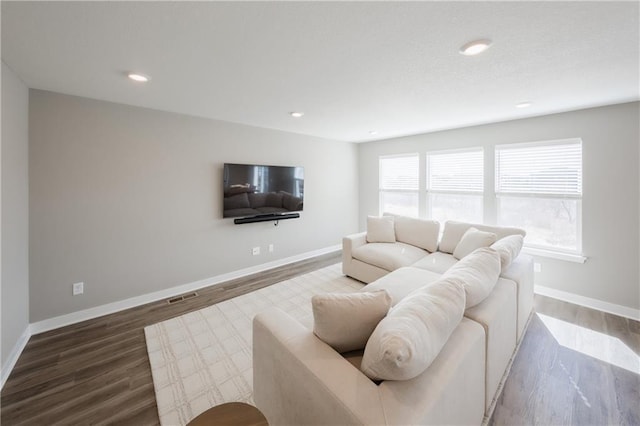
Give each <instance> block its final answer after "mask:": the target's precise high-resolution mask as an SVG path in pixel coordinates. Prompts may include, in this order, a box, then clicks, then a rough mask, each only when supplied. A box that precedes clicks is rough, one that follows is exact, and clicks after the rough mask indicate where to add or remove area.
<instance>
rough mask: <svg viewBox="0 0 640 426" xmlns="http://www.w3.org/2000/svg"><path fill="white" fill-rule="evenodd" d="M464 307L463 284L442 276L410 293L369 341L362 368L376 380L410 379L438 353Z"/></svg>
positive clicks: (460, 317)
mask: <svg viewBox="0 0 640 426" xmlns="http://www.w3.org/2000/svg"><path fill="white" fill-rule="evenodd" d="M464 307H465V293H464V289H463V288H462V286H461V285H460V284H459V283H458V282H456V281H451V280H445V279H441V280H439V281H437V282H435V283H433V284H430V285H427V286H424V287H422V288H419V289H417V290H415V291H413V292H412V293H410V294H409V295H408V296H407V297H406V298H404V299H403V300H402V301H401V302H400V303H399V304H397V305H396V306H395V307H394V308H393V309H392V310H391V311H390V312H389V314H388V315H387V317H386V318H384V319H383V320H382V321H380V323H379V324H378V326H377V327H376V329H375V330H374V332H373V334H371V337H370V338H369V341H368V342H367V346H366V347H365V349H364V355H363V357H362V364H361V367H360V368H361V370H362V372H363V373H364V374H366V375H367V376H368V377H369V378H371V379H374V380H409V379H412V378H414V377H416V376H418V375H420V374H422V372H424V371H425V370H426V369H427V368H428V367H429V365H431V363H432V362H433V360H434V359H435V358H436V357H437V356H438V354H439V353H440V350H441V349H442V347H443V346H444V345H445V343H446V342H447V340H449V336H451V333H452V332H453V330H454V329H455V328H456V327H457V326H458V324H459V323H460V320H462V315H463V314H464Z"/></svg>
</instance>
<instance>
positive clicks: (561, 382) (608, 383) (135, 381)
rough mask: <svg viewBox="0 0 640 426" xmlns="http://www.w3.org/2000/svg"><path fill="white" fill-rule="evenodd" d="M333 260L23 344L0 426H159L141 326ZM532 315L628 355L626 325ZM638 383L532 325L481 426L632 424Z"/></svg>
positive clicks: (552, 310)
mask: <svg viewBox="0 0 640 426" xmlns="http://www.w3.org/2000/svg"><path fill="white" fill-rule="evenodd" d="M339 260H340V254H339V253H335V254H330V255H325V256H320V257H317V258H313V259H307V260H304V261H301V262H297V263H295V264H292V265H287V266H284V267H280V268H275V269H273V270H270V271H265V272H262V273H260V274H255V275H253V276H249V277H245V278H240V279H234V280H232V281H229V282H226V283H222V284H219V285H215V286H211V287H208V288H205V289H202V290H198V297H196V298H193V299H189V300H185V301H183V302H179V303H176V304H173V305H168V304H167V303H166V301H158V302H154V303H150V304H147V305H144V306H140V307H136V308H133V309H129V310H126V311H122V312H118V313H115V314H110V315H106V316H104V317H100V318H95V319H92V320H89V321H84V322H82V323H78V324H73V325H70V326H68V327H63V328H60V329H57V330H51V331H49V332H46V333H41V334H39V335H35V336H32V337H31V339H30V341H29V342H28V344H27V346H26V348H25V350H24V352H23V354H22V356H21V357H20V359H19V360H18V362H17V364H16V366H15V368H14V370H13V372H12V374H11V376H10V377H9V379H8V380H7V382H6V384H5V386H4V388H3V389H2V394H1V400H0V404H1V414H0V422H1V423H2V425H3V426H13V425H38V424H46V425H51V424H64V425H72V424H73V425H76V424H78V425H79V424H82V425H85V424H99V425H111V424H114V425H135V426H140V425H157V424H159V419H158V414H157V406H156V401H155V394H154V391H153V379H152V376H151V369H150V365H149V359H148V355H147V351H146V342H145V339H144V331H143V329H144V327H145V326H147V325H151V324H155V323H157V322H159V321H163V320H166V319H169V318H173V317H176V316H179V315H182V314H185V313H187V312H192V311H195V310H198V309H202V308H204V307H207V306H210V305H212V304H215V303H219V302H221V301H224V300H228V299H230V298H233V297H236V296H239V295H242V294H245V293H248V292H250V291H255V290H257V289H260V288H263V287H265V286H268V285H271V284H274V283H276V282H280V281H282V280H285V279H288V278H292V277H295V276H297V275H301V274H304V273H306V272H310V271H312V270H315V269H319V268H322V267H325V266H328V265H331V264H334V263H336V262H338V261H339ZM536 311H537V312H538V313H540V314H542V315H547V316H548V317H551V318H555V319H559V320H561V321H565V322H566V323H568V324H576V325H579V326H581V327H585V328H587V329H589V330H593V331H595V332H598V333H603V334H605V335H609V336H612V337H613V338H615V339H618V340H619V341H620V342H622V344H624V345H626V346H627V347H628V348H630V350H632V351H633V352H634V353H635V354H636V355H637V354H639V353H640V325H639V323H638V322H636V321H632V320H628V319H626V318H621V317H617V316H615V315H611V314H606V313H602V312H598V311H593V310H590V309H587V308H583V307H580V306H577V305H573V304H570V303H567V302H562V301H559V300H554V299H550V298H546V297H542V296H536ZM639 389H640V378H639V376H638V375H637V374H634V373H632V372H630V371H628V370H625V369H623V368H620V367H616V366H614V365H611V364H609V363H607V362H605V361H602V360H598V359H595V358H593V357H590V356H588V355H585V354H582V353H579V352H576V351H575V350H572V349H571V348H567V347H564V346H562V345H561V344H559V343H558V341H557V340H556V338H555V337H554V336H553V334H552V333H551V331H550V330H549V329H548V327H547V326H546V325H545V323H544V322H543V321H542V320H541V317H539V316H538V315H534V316H533V317H532V320H531V323H530V326H529V329H528V331H527V334H526V335H525V337H524V340H523V342H522V346H521V348H520V351H519V353H518V356H517V357H516V359H515V360H514V364H513V367H512V371H511V374H510V376H509V378H508V380H507V381H506V383H505V386H504V391H503V393H502V395H501V396H500V398H499V400H498V403H497V406H496V409H495V411H494V413H493V416H492V418H491V419H490V424H491V425H547V424H558V425H580V426H582V425H599V424H621V425H639V424H640V413H639V408H638V407H636V405H637V401H638V400H640V394H639V392H640V390H639Z"/></svg>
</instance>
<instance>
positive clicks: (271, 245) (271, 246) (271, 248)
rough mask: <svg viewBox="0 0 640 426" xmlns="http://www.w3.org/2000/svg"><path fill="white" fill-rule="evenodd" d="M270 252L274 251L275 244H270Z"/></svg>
mask: <svg viewBox="0 0 640 426" xmlns="http://www.w3.org/2000/svg"><path fill="white" fill-rule="evenodd" d="M269 253H273V244H269Z"/></svg>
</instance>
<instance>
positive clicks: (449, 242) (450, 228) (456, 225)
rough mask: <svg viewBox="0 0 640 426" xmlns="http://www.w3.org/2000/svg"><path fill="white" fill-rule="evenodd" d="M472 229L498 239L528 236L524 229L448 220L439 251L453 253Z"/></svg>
mask: <svg viewBox="0 0 640 426" xmlns="http://www.w3.org/2000/svg"><path fill="white" fill-rule="evenodd" d="M471 227H474V228H476V229H479V230H480V231H486V232H493V233H494V234H496V236H497V239H500V238H504V237H506V236H508V235H522V236H523V237H524V236H525V235H526V234H527V233H526V232H525V230H524V229H520V228H513V227H508V226H489V225H481V224H476V223H466V222H456V221H453V220H448V221H446V222H445V224H444V230H443V232H442V238H441V239H440V244H439V245H438V250H439V251H442V252H444V253H453V251H454V250H455V249H456V246H457V245H458V242H459V241H460V239H461V238H462V236H463V235H464V233H465V232H467V229H469V228H471Z"/></svg>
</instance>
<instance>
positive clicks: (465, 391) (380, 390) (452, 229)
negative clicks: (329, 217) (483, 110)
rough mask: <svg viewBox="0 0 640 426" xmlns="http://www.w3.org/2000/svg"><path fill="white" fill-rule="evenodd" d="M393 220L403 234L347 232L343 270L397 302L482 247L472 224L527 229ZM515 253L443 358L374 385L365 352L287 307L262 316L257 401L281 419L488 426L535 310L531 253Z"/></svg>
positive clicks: (500, 232)
mask: <svg viewBox="0 0 640 426" xmlns="http://www.w3.org/2000/svg"><path fill="white" fill-rule="evenodd" d="M390 220H393V222H394V235H393V236H392V237H391V240H389V239H388V238H390V236H389V235H387V236H383V237H382V240H386V241H387V242H375V241H376V236H375V235H372V232H371V231H369V234H367V233H360V234H355V235H350V236H347V237H345V238H344V239H343V271H344V273H345V274H346V275H348V276H351V277H353V278H355V279H358V280H360V281H363V282H365V283H368V284H367V285H366V286H364V287H363V288H362V291H363V292H375V291H376V290H385V291H386V292H387V293H388V295H389V296H390V299H391V302H390V303H391V305H394V306H395V305H398V304H399V303H401V302H402V301H403V300H404V299H405V298H407V299H408V297H407V296H408V295H410V294H414V293H415V292H416V291H417V290H418V289H420V288H424V287H427V286H429V285H431V284H432V283H435V282H438V280H441V278H443V277H447V274H448V271H450V269H451V267H452V266H454V265H456V264H457V263H458V261H459V260H458V259H457V257H459V258H463V257H465V256H466V255H468V253H466V252H467V251H468V250H469V249H472V248H473V247H469V246H468V243H469V239H468V238H466V237H465V238H464V239H463V235H465V233H466V232H467V231H468V230H469V229H470V228H475V229H477V230H481V231H485V232H489V233H492V234H495V238H496V240H498V241H500V240H502V239H503V238H504V237H508V236H511V235H522V236H524V231H523V230H521V229H516V228H505V227H492V226H485V225H479V224H470V223H461V222H451V221H450V222H446V223H445V225H444V230H443V233H442V237H441V238H440V239H438V236H439V224H438V223H437V222H433V221H427V220H421V219H412V218H405V217H393V218H392V219H390ZM368 237H369V238H368ZM372 237H373V238H372ZM378 237H379V236H378ZM372 240H373V241H374V242H371V241H372ZM503 241H506V240H503ZM496 244H497V243H496ZM496 248H498V245H496ZM518 252H519V250H518ZM513 254H514V253H509V252H508V251H507V253H506V256H501V257H502V259H501V260H502V261H503V265H504V266H506V267H505V268H503V269H502V270H501V272H500V276H499V277H498V278H497V280H494V281H495V282H493V283H489V284H491V286H492V289H491V290H490V292H489V293H488V296H483V300H482V301H481V302H479V303H476V304H475V305H474V306H472V307H469V308H467V309H466V310H464V318H462V320H461V321H459V323H458V325H457V327H456V328H455V329H454V330H453V332H452V333H451V335H450V336H449V338H448V340H447V341H446V343H445V344H444V346H443V347H442V349H441V350H440V352H439V354H438V355H437V357H436V358H435V359H434V360H433V362H432V363H431V364H430V365H429V366H428V368H426V370H425V371H424V372H422V373H421V374H419V375H418V376H417V377H414V378H411V379H409V380H384V381H382V382H374V381H372V380H371V379H370V378H369V377H367V376H366V375H365V374H363V372H362V371H361V370H360V363H361V362H362V352H350V353H343V354H340V353H338V352H337V351H336V350H334V349H333V348H332V347H331V346H329V345H327V344H326V343H324V342H323V341H322V340H320V339H319V338H318V337H317V336H316V335H315V334H314V333H313V331H312V330H310V329H309V328H308V327H305V326H304V325H302V324H300V323H299V322H298V321H296V320H294V319H292V318H291V317H289V316H288V315H287V314H286V313H284V312H281V311H275V310H274V311H269V312H266V313H263V314H261V315H258V316H256V318H255V319H254V332H253V338H254V346H253V350H254V356H253V362H254V400H255V402H256V405H257V406H258V408H260V409H261V410H262V412H263V413H264V414H265V416H266V417H267V419H268V421H269V423H270V424H273V425H278V424H327V425H328V424H341V425H342V424H390V425H400V424H403V425H404V424H430V425H431V424H432V425H436V424H437V425H439V424H465V425H467V424H481V423H482V422H483V420H484V421H486V420H487V419H488V417H489V416H490V414H491V412H492V410H493V407H494V405H495V400H496V399H497V397H498V396H499V392H500V389H501V383H502V381H503V380H504V378H505V377H506V373H507V372H508V368H509V366H510V362H511V360H512V357H513V356H514V355H515V351H516V348H517V347H518V343H519V341H520V340H521V339H522V337H523V335H524V331H525V328H526V324H527V322H528V319H529V316H530V314H531V312H532V309H533V261H532V258H531V257H530V256H527V255H525V254H519V255H517V254H516V256H515V259H514V258H509V256H510V255H513ZM454 255H455V256H454ZM505 257H506V258H505ZM454 269H456V268H454ZM454 269H451V271H453V270H454ZM443 274H444V275H443ZM496 276H497V275H496ZM468 297H469V295H468V294H467V299H468ZM398 306H400V305H398ZM392 310H393V308H392ZM344 320H345V321H350V319H349V318H348V317H346V318H344ZM368 344H369V343H367V345H368Z"/></svg>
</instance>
